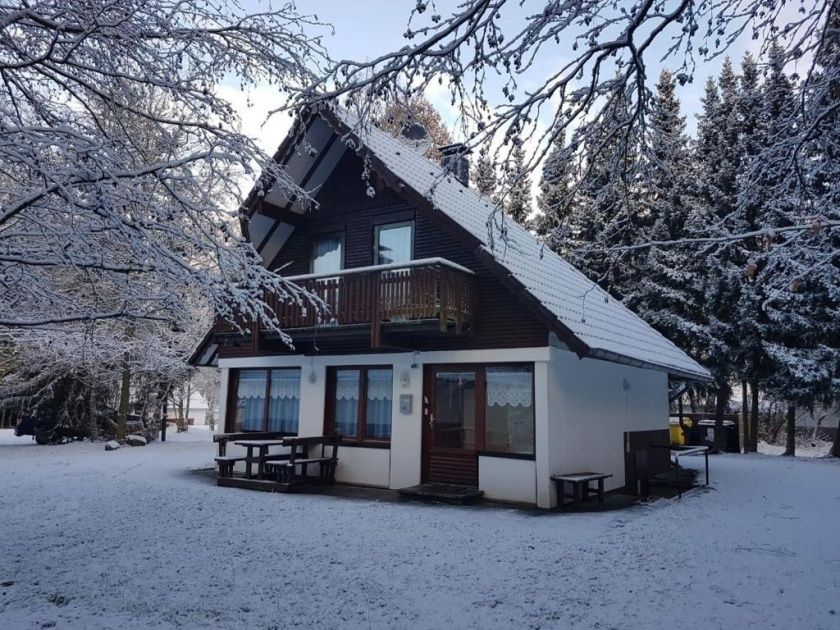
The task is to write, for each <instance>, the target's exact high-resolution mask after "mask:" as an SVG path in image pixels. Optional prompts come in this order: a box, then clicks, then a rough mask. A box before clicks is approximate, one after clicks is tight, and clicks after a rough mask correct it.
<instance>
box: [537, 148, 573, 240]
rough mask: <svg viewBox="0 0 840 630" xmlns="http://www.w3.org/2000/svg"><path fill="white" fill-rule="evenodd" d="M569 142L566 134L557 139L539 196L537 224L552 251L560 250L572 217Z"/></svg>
mask: <svg viewBox="0 0 840 630" xmlns="http://www.w3.org/2000/svg"><path fill="white" fill-rule="evenodd" d="M565 140H566V135H565V133H561V134H559V135H558V136H557V138H555V140H554V142H553V146H552V148H551V151H550V152H549V154H548V156H547V157H546V159H545V163H544V164H543V169H542V177H541V178H540V186H539V189H540V192H539V195H538V196H537V209H538V210H539V211H540V214H539V216H537V217H536V218H535V221H534V228H535V229H536V232H537V234H539V235H540V236H542V237H544V238H545V239H546V243H547V244H548V246H549V247H551V248H552V249H558V247H559V246H560V241H562V236H561V233H562V231H563V230H564V229H565V227H566V223H567V220H568V217H569V213H570V207H569V202H570V199H569V193H570V191H571V187H572V167H571V163H572V162H571V158H570V156H569V155H568V154H567V152H566V151H565Z"/></svg>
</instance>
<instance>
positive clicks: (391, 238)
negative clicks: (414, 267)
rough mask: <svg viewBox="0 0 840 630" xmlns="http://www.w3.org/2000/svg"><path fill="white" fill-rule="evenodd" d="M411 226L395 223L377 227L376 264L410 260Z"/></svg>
mask: <svg viewBox="0 0 840 630" xmlns="http://www.w3.org/2000/svg"><path fill="white" fill-rule="evenodd" d="M413 231H414V230H413V226H412V225H410V224H408V225H397V226H393V227H388V226H384V227H381V228H379V251H378V252H377V259H378V260H377V263H376V264H378V265H388V264H390V263H401V262H408V261H409V260H411V233H412V232H413Z"/></svg>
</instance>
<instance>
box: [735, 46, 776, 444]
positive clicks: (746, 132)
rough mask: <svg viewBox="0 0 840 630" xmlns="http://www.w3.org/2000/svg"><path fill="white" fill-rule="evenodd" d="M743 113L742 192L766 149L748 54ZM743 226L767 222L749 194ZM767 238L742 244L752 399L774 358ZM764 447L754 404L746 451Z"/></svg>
mask: <svg viewBox="0 0 840 630" xmlns="http://www.w3.org/2000/svg"><path fill="white" fill-rule="evenodd" d="M738 113H739V119H740V137H739V148H740V155H741V168H740V175H739V180H738V189H739V191H740V190H742V189H744V188H745V185H747V184H748V183H749V182H748V180H747V179H745V178H746V173H747V172H748V169H749V166H750V164H751V163H752V161H753V160H754V159H755V157H756V156H757V155H758V154H759V153H760V151H761V148H762V141H761V133H760V131H761V125H760V121H761V116H762V95H761V87H760V85H759V71H758V64H757V63H756V61H755V59H754V58H753V57H752V55H750V54H749V53H747V54H746V55H745V56H744V59H743V61H742V63H741V78H740V93H739V95H738ZM739 208H740V210H739V212H740V214H741V221H740V223H741V224H742V225H743V228H744V229H745V230H749V231H754V230H757V229H758V228H759V226H760V224H761V221H762V213H763V208H764V205H763V203H762V202H761V201H759V202H757V203H756V200H753V202H752V203H749V204H746V205H745V203H744V199H743V196H742V198H741V200H740V203H739ZM762 247H763V246H762V243H761V239H759V238H751V239H747V240H745V241H743V242H742V243H741V248H742V249H743V251H744V255H745V256H746V257H747V267H746V269H745V273H744V276H743V277H742V282H741V290H740V294H739V297H738V304H737V305H736V311H737V316H736V320H737V321H738V322H740V324H739V334H738V336H737V340H738V347H737V348H736V352H735V361H736V364H737V369H738V373H739V375H740V377H741V379H742V382H746V383H749V385H750V388H751V390H752V397H753V400H754V401H757V398H758V390H759V387H760V383H761V381H762V379H764V378H765V377H766V376H767V368H768V366H769V360H768V357H767V355H766V353H765V352H764V344H763V342H764V339H765V337H766V334H767V316H766V314H765V313H764V309H763V307H762V304H763V303H764V300H765V299H766V293H765V291H764V287H763V285H762V283H761V282H759V281H757V279H756V273H757V272H758V262H757V261H758V260H759V258H760V255H761V253H760V252H761V250H762ZM757 449H758V405H757V404H754V405H753V408H752V410H751V416H750V418H749V420H748V421H747V420H746V418H745V425H744V450H745V451H746V452H755V451H756V450H757Z"/></svg>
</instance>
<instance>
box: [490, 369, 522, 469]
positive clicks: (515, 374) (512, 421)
mask: <svg viewBox="0 0 840 630" xmlns="http://www.w3.org/2000/svg"><path fill="white" fill-rule="evenodd" d="M486 375H487V399H486V400H485V406H484V447H485V449H487V450H488V451H494V452H496V453H522V454H526V455H533V454H534V391H533V378H532V373H531V368H530V367H488V368H487V370H486Z"/></svg>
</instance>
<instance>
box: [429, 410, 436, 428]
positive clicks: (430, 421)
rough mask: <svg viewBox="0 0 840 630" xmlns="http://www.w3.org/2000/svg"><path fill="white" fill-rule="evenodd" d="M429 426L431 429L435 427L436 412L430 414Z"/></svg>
mask: <svg viewBox="0 0 840 630" xmlns="http://www.w3.org/2000/svg"><path fill="white" fill-rule="evenodd" d="M429 428H430V429H434V428H435V414H433V413H430V414H429Z"/></svg>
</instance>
